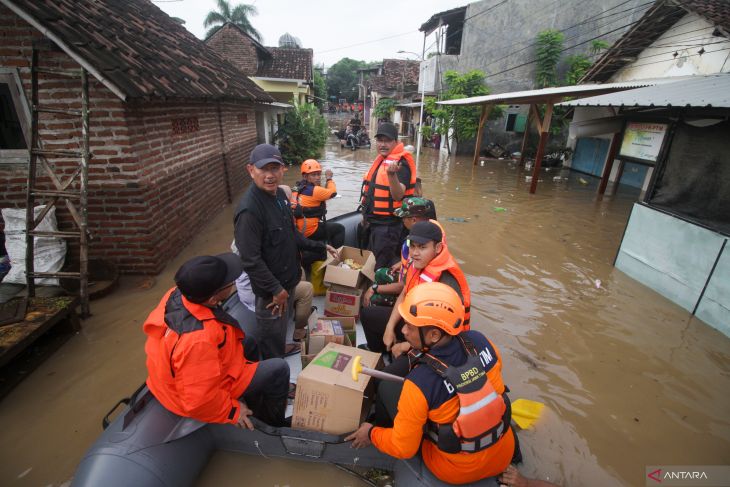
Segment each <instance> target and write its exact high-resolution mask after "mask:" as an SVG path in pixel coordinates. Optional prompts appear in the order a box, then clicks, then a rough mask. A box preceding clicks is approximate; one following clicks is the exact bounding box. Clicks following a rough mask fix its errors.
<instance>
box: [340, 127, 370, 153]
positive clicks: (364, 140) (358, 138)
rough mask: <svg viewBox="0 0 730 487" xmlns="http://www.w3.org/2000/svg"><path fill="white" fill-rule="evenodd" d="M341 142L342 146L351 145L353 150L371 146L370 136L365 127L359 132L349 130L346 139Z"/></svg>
mask: <svg viewBox="0 0 730 487" xmlns="http://www.w3.org/2000/svg"><path fill="white" fill-rule="evenodd" d="M341 142H342V147H349V148H351V149H352V150H356V149H357V148H358V147H367V148H368V149H369V148H370V137H369V136H368V133H367V131H366V130H365V129H360V130H358V131H357V132H349V133H348V134H347V135H346V137H345V140H343V141H341Z"/></svg>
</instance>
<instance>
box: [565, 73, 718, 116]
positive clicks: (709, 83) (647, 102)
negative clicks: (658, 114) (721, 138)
mask: <svg viewBox="0 0 730 487" xmlns="http://www.w3.org/2000/svg"><path fill="white" fill-rule="evenodd" d="M667 79H668V80H670V81H671V82H669V83H666V84H662V85H661V86H648V87H645V88H638V89H633V90H628V91H621V92H618V93H610V94H605V95H601V96H591V97H589V98H581V99H578V100H572V101H566V102H563V103H559V105H561V106H572V107H580V106H584V107H599V106H601V107H680V108H682V107H695V108H730V73H725V74H716V75H709V76H698V77H692V78H682V79H681V80H673V79H672V78H667Z"/></svg>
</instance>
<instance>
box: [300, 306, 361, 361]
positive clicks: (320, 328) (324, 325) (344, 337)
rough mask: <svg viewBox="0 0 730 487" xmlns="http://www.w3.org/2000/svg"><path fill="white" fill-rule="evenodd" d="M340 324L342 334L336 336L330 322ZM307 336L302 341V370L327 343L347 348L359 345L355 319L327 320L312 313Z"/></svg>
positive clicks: (338, 318) (339, 318)
mask: <svg viewBox="0 0 730 487" xmlns="http://www.w3.org/2000/svg"><path fill="white" fill-rule="evenodd" d="M333 320H334V321H336V322H338V323H339V328H340V329H341V331H342V334H335V333H334V331H335V330H334V329H333V327H332V326H331V325H330V322H332V321H333ZM307 328H308V332H307V336H306V338H305V339H304V340H302V342H301V345H302V355H301V356H302V368H304V367H306V366H307V365H308V364H309V362H311V361H312V359H314V357H315V356H316V355H317V354H318V353H319V352H320V351H321V350H322V349H323V348H324V347H325V346H326V345H327V343H330V342H334V343H342V344H343V345H347V346H354V345H355V343H357V331H356V329H355V318H353V317H337V318H325V317H322V316H318V315H317V313H312V314H311V315H310V316H309V321H308V322H307Z"/></svg>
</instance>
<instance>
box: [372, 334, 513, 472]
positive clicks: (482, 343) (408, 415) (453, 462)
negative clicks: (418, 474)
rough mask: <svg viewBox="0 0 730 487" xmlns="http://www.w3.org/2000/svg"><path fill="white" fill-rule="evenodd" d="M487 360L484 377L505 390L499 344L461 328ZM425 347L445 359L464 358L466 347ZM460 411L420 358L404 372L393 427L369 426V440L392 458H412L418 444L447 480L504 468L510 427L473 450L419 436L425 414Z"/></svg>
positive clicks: (433, 417) (442, 416)
mask: <svg viewBox="0 0 730 487" xmlns="http://www.w3.org/2000/svg"><path fill="white" fill-rule="evenodd" d="M464 333H465V334H466V336H467V337H468V338H469V340H471V341H472V343H474V346H475V348H476V350H477V352H479V353H480V357H481V358H482V363H484V362H485V361H486V362H487V365H486V366H485V369H486V370H487V378H488V380H489V381H490V382H491V384H492V386H493V387H494V389H495V390H496V391H497V392H498V393H500V394H502V393H504V391H505V387H504V382H503V381H502V358H501V355H500V353H499V350H497V348H496V347H495V346H494V345H492V344H491V342H489V341H488V340H487V338H486V337H485V336H484V335H482V334H481V333H479V332H476V331H467V332H464ZM430 353H431V354H432V355H434V356H435V357H437V358H438V359H439V360H442V361H444V362H445V363H448V364H450V365H456V366H458V365H461V364H463V363H464V362H465V361H466V358H467V356H466V352H465V351H464V349H463V348H462V346H461V344H460V343H459V341H458V340H452V341H451V342H450V343H448V344H446V345H444V346H443V347H438V348H435V349H431V350H430ZM458 413H459V399H458V398H457V397H456V395H455V394H454V392H453V389H452V392H450V391H449V388H448V387H447V386H446V384H445V381H444V380H443V379H442V378H441V377H440V376H439V375H438V374H436V372H435V371H434V370H433V369H431V368H430V367H429V366H427V365H425V364H420V365H418V366H416V367H415V368H414V369H413V370H411V371H410V372H409V374H408V375H407V376H406V380H405V382H404V383H403V391H402V392H401V395H400V399H399V400H398V414H397V416H396V417H395V420H394V422H393V427H392V428H380V427H377V426H376V427H374V428H372V429H371V430H370V440H371V441H372V443H373V445H374V446H375V447H376V448H377V449H378V450H380V451H382V452H383V453H386V454H388V455H391V456H393V457H395V458H403V459H406V458H411V457H413V456H414V455H415V454H416V453H418V449H419V448H421V456H422V457H423V462H424V463H425V464H426V466H427V467H428V469H429V470H430V471H431V473H433V474H434V475H435V476H436V477H438V478H439V479H440V480H442V481H443V482H447V483H450V484H465V483H469V482H476V481H478V480H481V479H484V478H488V477H493V476H495V475H499V474H500V473H502V472H503V471H504V469H505V468H507V465H509V463H510V461H511V460H512V455H513V454H514V449H515V440H514V436H513V432H512V428H508V429H507V431H506V432H505V434H504V435H503V436H502V437H501V438H500V439H499V440H497V442H496V443H495V444H493V445H492V446H490V447H489V448H487V449H485V450H482V451H479V452H476V453H464V452H462V453H444V452H443V451H441V450H439V449H438V447H437V446H436V444H435V443H433V442H432V441H431V440H430V439H425V438H424V437H423V430H424V425H425V424H426V422H427V420H430V421H433V422H435V423H440V424H448V423H452V422H454V420H455V419H456V416H457V415H458Z"/></svg>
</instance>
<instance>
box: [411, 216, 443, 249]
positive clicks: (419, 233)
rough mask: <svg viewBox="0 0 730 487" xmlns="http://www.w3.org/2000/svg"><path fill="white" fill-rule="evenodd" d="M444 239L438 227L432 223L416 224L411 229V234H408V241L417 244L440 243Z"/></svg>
mask: <svg viewBox="0 0 730 487" xmlns="http://www.w3.org/2000/svg"><path fill="white" fill-rule="evenodd" d="M443 238H444V234H443V232H442V231H441V229H440V228H439V226H438V225H436V224H435V223H432V222H426V221H423V222H417V223H416V224H415V225H413V226H412V227H411V233H409V234H408V240H412V241H413V242H416V243H419V244H425V243H428V242H440V241H441V240H442V239H443Z"/></svg>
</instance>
